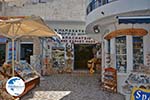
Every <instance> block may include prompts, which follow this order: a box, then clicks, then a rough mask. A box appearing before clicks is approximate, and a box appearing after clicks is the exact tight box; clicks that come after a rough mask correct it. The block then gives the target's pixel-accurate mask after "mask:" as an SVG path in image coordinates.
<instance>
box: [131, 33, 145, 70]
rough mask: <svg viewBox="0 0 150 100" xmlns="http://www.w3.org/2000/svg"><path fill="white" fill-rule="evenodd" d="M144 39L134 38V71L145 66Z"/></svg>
mask: <svg viewBox="0 0 150 100" xmlns="http://www.w3.org/2000/svg"><path fill="white" fill-rule="evenodd" d="M143 59H144V57H143V37H137V36H136V37H135V36H134V37H133V70H136V69H139V65H140V64H143V62H144V61H143Z"/></svg>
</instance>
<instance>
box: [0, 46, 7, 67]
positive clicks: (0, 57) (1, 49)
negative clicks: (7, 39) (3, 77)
mask: <svg viewBox="0 0 150 100" xmlns="http://www.w3.org/2000/svg"><path fill="white" fill-rule="evenodd" d="M5 51H6V44H0V66H2V65H3V63H4V62H5Z"/></svg>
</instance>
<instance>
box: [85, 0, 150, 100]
mask: <svg viewBox="0 0 150 100" xmlns="http://www.w3.org/2000/svg"><path fill="white" fill-rule="evenodd" d="M87 2H88V3H87V16H86V32H87V33H91V34H89V35H90V36H92V37H93V38H96V39H98V40H99V41H101V43H102V47H103V48H102V55H103V56H102V57H103V58H102V67H104V68H107V67H110V66H111V67H114V68H116V70H117V72H118V73H117V76H118V83H117V84H118V92H120V93H123V94H125V95H127V99H126V100H129V97H130V96H129V95H128V94H130V93H125V91H124V88H123V86H124V84H130V83H129V82H127V81H128V80H127V78H128V77H129V75H130V74H131V73H132V72H136V71H137V70H140V66H149V53H150V48H149V46H150V35H149V32H150V1H149V0H142V1H141V0H87ZM108 56H109V57H108ZM137 84H138V82H137ZM141 84H142V83H141ZM142 85H144V84H142ZM133 86H134V85H133ZM130 92H131V91H130Z"/></svg>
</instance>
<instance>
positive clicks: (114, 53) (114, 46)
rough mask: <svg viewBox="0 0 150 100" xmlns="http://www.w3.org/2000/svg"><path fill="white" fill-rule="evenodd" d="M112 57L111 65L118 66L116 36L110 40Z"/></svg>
mask: <svg viewBox="0 0 150 100" xmlns="http://www.w3.org/2000/svg"><path fill="white" fill-rule="evenodd" d="M110 56H111V57H110V58H111V67H114V68H116V41H115V38H113V39H111V40H110Z"/></svg>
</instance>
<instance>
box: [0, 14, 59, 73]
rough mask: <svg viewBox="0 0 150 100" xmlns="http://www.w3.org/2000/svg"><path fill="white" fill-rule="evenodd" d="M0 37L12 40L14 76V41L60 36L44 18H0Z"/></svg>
mask: <svg viewBox="0 0 150 100" xmlns="http://www.w3.org/2000/svg"><path fill="white" fill-rule="evenodd" d="M0 35H3V36H5V37H7V38H10V39H11V40H12V75H13V76H14V41H15V40H16V39H17V38H20V37H22V36H36V37H52V36H57V35H58V34H57V33H56V32H55V31H53V30H52V29H51V28H49V27H48V26H47V25H46V24H45V23H44V21H43V20H42V18H40V17H36V16H31V17H23V16H20V17H0Z"/></svg>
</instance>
